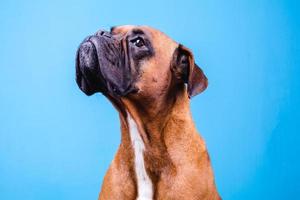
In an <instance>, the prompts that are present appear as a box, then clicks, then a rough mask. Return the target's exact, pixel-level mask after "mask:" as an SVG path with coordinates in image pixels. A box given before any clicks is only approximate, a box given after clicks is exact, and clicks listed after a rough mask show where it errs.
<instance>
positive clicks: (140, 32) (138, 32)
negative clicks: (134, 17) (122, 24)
mask: <svg viewBox="0 0 300 200" xmlns="http://www.w3.org/2000/svg"><path fill="white" fill-rule="evenodd" d="M132 33H133V34H143V35H144V34H145V33H144V31H142V30H141V29H138V28H135V29H133V30H132Z"/></svg>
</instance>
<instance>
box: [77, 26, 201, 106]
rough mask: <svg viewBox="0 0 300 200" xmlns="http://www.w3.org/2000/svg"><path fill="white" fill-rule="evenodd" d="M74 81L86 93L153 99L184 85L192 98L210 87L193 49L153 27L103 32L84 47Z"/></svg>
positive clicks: (129, 27) (84, 43)
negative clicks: (195, 60) (196, 62)
mask: <svg viewBox="0 0 300 200" xmlns="http://www.w3.org/2000/svg"><path fill="white" fill-rule="evenodd" d="M76 81H77V84H78V86H79V87H80V89H81V90H82V91H83V92H84V93H85V94H87V95H92V94H94V93H95V92H102V93H103V94H104V95H106V96H108V97H110V98H113V99H120V98H122V97H131V98H136V99H139V98H142V99H151V101H152V100H155V97H157V96H161V95H164V94H167V93H168V92H170V91H176V88H177V87H178V88H179V87H180V86H182V85H184V84H187V92H188V96H189V97H192V96H195V95H197V94H199V93H201V92H202V91H203V90H205V89H206V87H207V78H206V76H205V75H204V73H203V72H202V70H201V69H200V68H199V67H198V66H197V65H196V64H195V62H194V58H193V54H192V52H191V51H190V50H189V49H187V48H186V47H184V46H183V45H181V44H178V43H177V42H175V41H173V40H172V39H171V38H169V37H168V36H166V35H165V34H164V33H162V32H160V31H158V30H156V29H154V28H150V27H147V26H131V25H126V26H118V27H113V28H111V30H110V31H102V30H100V31H98V32H97V33H95V34H94V35H92V36H88V37H87V38H86V39H85V40H84V41H83V42H82V43H81V44H80V46H79V48H78V51H77V57H76ZM181 88H182V87H181Z"/></svg>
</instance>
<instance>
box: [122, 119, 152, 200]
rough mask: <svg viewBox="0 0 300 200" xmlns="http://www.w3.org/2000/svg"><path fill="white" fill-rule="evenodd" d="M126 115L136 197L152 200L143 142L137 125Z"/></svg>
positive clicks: (138, 199)
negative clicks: (132, 153) (134, 174)
mask: <svg viewBox="0 0 300 200" xmlns="http://www.w3.org/2000/svg"><path fill="white" fill-rule="evenodd" d="M127 114H128V124H129V131H130V139H131V143H132V146H133V151H134V162H135V163H134V164H135V173H136V179H137V190H138V197H137V200H152V198H153V188H152V182H151V180H150V178H149V176H148V175H147V172H146V169H145V163H144V155H143V152H144V149H145V146H144V142H143V140H142V138H141V136H140V134H139V131H138V129H137V125H136V123H135V121H134V120H133V119H132V117H131V115H130V114H129V113H127Z"/></svg>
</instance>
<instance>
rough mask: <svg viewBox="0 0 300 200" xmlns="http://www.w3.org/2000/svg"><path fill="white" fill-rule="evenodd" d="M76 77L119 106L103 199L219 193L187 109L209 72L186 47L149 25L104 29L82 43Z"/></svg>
mask: <svg viewBox="0 0 300 200" xmlns="http://www.w3.org/2000/svg"><path fill="white" fill-rule="evenodd" d="M76 81H77V84H78V86H79V87H80V89H81V90H82V91H83V92H84V93H85V94H86V95H92V94H94V93H96V92H101V93H103V95H104V96H106V97H107V98H108V99H109V100H110V101H111V102H112V104H113V105H114V107H115V108H116V109H117V110H118V112H119V117H120V122H121V132H122V136H121V144H120V146H119V149H118V151H117V153H116V155H115V158H114V159H113V161H112V163H111V165H110V167H109V169H108V171H107V173H106V175H105V178H104V181H103V185H102V189H101V192H100V195H99V199H100V200H123V199H124V200H127V199H128V200H154V199H155V200H217V199H221V198H220V196H219V194H218V192H217V189H216V186H215V183H214V176H213V171H212V167H211V164H210V159H209V155H208V152H207V149H206V146H205V143H204V140H203V139H202V138H201V137H200V135H199V133H198V132H197V130H196V127H195V125H194V122H193V120H192V115H191V112H190V98H191V97H193V96H195V95H197V94H199V93H201V92H202V91H203V90H205V89H206V87H207V84H208V83H207V78H206V76H205V75H204V73H203V72H202V70H201V69H200V68H199V67H198V66H197V65H196V64H195V62H194V58H193V54H192V52H191V51H190V50H189V49H188V48H186V47H185V46H183V45H181V44H179V43H177V42H175V41H173V40H172V39H170V38H169V37H168V36H166V35H165V34H164V33H162V32H160V31H158V30H156V29H154V28H150V27H147V26H132V25H126V26H118V27H113V28H111V30H110V31H102V30H100V31H98V32H97V33H95V34H94V35H91V36H89V37H87V38H86V39H85V40H84V41H83V42H82V43H81V44H80V46H79V48H78V51H77V58H76Z"/></svg>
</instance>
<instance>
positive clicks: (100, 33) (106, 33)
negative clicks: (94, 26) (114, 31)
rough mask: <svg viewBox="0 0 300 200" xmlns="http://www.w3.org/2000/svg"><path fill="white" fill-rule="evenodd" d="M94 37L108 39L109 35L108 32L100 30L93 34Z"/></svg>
mask: <svg viewBox="0 0 300 200" xmlns="http://www.w3.org/2000/svg"><path fill="white" fill-rule="evenodd" d="M95 36H98V37H103V36H104V37H108V38H111V34H110V32H108V31H105V30H102V29H100V30H99V31H97V32H96V33H95Z"/></svg>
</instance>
